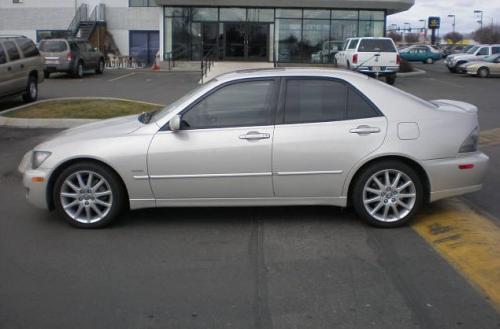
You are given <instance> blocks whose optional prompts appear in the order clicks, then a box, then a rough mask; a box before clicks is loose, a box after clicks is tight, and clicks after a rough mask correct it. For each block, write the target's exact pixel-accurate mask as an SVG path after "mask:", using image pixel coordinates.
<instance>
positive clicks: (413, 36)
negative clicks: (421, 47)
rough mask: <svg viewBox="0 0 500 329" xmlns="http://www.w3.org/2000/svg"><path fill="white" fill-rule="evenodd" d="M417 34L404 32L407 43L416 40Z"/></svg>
mask: <svg viewBox="0 0 500 329" xmlns="http://www.w3.org/2000/svg"><path fill="white" fill-rule="evenodd" d="M418 39H419V36H418V34H417V33H407V34H405V40H406V42H408V43H415V42H418Z"/></svg>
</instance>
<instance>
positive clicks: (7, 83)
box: [0, 41, 13, 97]
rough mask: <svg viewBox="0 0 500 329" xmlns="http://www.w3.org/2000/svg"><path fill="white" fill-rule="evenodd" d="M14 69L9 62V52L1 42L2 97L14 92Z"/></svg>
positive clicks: (0, 82)
mask: <svg viewBox="0 0 500 329" xmlns="http://www.w3.org/2000/svg"><path fill="white" fill-rule="evenodd" d="M11 73H12V67H11V66H10V63H9V62H8V60H7V52H6V51H5V49H4V47H3V45H2V42H1V41H0V97H1V96H6V95H8V94H10V93H12V92H13V86H12V81H13V79H12V74H11Z"/></svg>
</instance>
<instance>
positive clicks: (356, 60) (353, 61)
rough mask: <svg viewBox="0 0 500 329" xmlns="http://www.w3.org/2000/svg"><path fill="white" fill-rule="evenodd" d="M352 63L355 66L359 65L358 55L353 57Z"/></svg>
mask: <svg viewBox="0 0 500 329" xmlns="http://www.w3.org/2000/svg"><path fill="white" fill-rule="evenodd" d="M352 63H353V64H358V54H354V55H352Z"/></svg>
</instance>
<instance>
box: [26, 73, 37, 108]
mask: <svg viewBox="0 0 500 329" xmlns="http://www.w3.org/2000/svg"><path fill="white" fill-rule="evenodd" d="M37 98H38V80H37V78H36V77H34V76H30V77H29V78H28V85H27V86H26V91H25V92H24V93H23V100H24V101H25V102H27V103H29V102H34V101H36V100H37Z"/></svg>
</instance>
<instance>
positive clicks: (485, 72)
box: [477, 67, 490, 78]
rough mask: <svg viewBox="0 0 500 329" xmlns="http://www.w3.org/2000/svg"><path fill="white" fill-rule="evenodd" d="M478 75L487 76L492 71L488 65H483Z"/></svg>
mask: <svg viewBox="0 0 500 329" xmlns="http://www.w3.org/2000/svg"><path fill="white" fill-rule="evenodd" d="M477 75H478V76H479V77H481V78H487V77H488V76H489V75H490V71H489V70H488V69H487V68H486V67H482V68H480V69H479V70H477Z"/></svg>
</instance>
